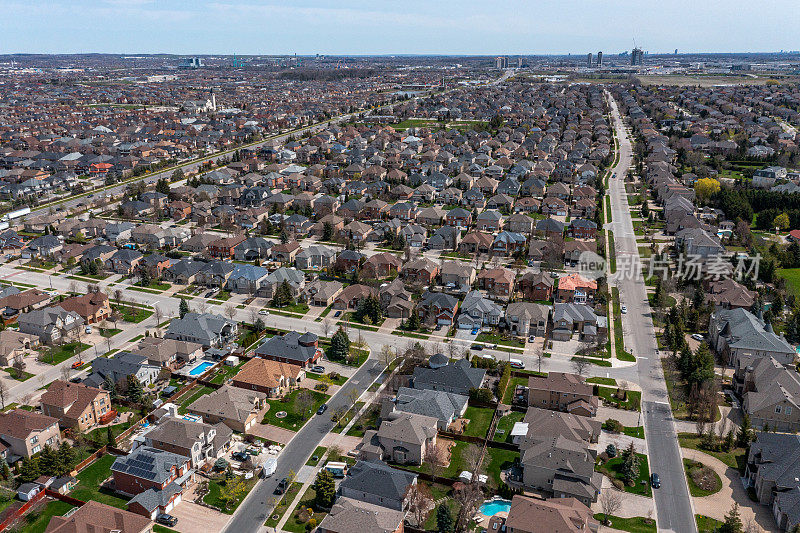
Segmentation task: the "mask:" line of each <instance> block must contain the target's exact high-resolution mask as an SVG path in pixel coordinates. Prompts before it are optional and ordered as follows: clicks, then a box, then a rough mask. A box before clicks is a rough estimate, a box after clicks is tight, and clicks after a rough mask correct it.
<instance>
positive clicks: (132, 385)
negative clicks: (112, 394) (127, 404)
mask: <svg viewBox="0 0 800 533" xmlns="http://www.w3.org/2000/svg"><path fill="white" fill-rule="evenodd" d="M127 385H128V389H127V396H128V400H130V401H131V402H133V403H139V402H141V401H142V397H143V396H144V389H143V387H142V383H141V382H140V381H139V380H138V379H136V376H134V375H133V374H131V375H130V376H128V382H127Z"/></svg>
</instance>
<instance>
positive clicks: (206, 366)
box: [189, 361, 214, 376]
mask: <svg viewBox="0 0 800 533" xmlns="http://www.w3.org/2000/svg"><path fill="white" fill-rule="evenodd" d="M212 366H214V363H211V362H209V361H203V362H202V363H200V364H198V365H197V366H196V367H194V368H193V369H191V370H189V375H190V376H199V375H200V374H202V373H203V372H205V371H206V370H208V369H209V368H211V367H212Z"/></svg>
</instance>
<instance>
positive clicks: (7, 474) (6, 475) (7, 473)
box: [0, 457, 11, 481]
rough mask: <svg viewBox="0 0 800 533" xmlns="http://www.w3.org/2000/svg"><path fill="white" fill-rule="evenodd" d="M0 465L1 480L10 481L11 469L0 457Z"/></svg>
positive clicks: (3, 458)
mask: <svg viewBox="0 0 800 533" xmlns="http://www.w3.org/2000/svg"><path fill="white" fill-rule="evenodd" d="M0 465H2V474H3V479H4V480H6V481H8V480H9V479H11V469H10V468H9V467H8V463H7V462H6V459H5V457H0Z"/></svg>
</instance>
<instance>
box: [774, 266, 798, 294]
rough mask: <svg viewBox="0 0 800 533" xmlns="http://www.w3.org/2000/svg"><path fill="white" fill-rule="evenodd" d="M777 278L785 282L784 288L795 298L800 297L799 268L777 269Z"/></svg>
mask: <svg viewBox="0 0 800 533" xmlns="http://www.w3.org/2000/svg"><path fill="white" fill-rule="evenodd" d="M777 274H778V277H780V278H783V279H785V280H786V288H787V289H789V292H791V293H792V294H794V295H796V296H800V268H779V269H778V271H777Z"/></svg>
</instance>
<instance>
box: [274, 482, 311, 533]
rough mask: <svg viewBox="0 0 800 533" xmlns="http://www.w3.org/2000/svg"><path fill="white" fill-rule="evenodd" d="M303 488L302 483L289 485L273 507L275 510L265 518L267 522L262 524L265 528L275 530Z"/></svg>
mask: <svg viewBox="0 0 800 533" xmlns="http://www.w3.org/2000/svg"><path fill="white" fill-rule="evenodd" d="M302 487H303V484H302V483H297V482H296V481H295V482H293V483H292V484H291V485H289V488H288V489H287V490H286V493H284V495H283V497H282V498H281V499H280V501H278V504H277V505H276V506H275V509H274V510H273V511H272V514H271V515H270V516H269V518H267V521H266V522H265V523H264V525H265V526H267V527H271V528H275V526H277V525H278V522H280V520H281V517H282V516H283V515H284V513H285V512H286V510H287V509H288V508H289V504H291V503H292V501H294V498H295V496H297V493H298V492H300V489H301V488H302Z"/></svg>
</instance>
